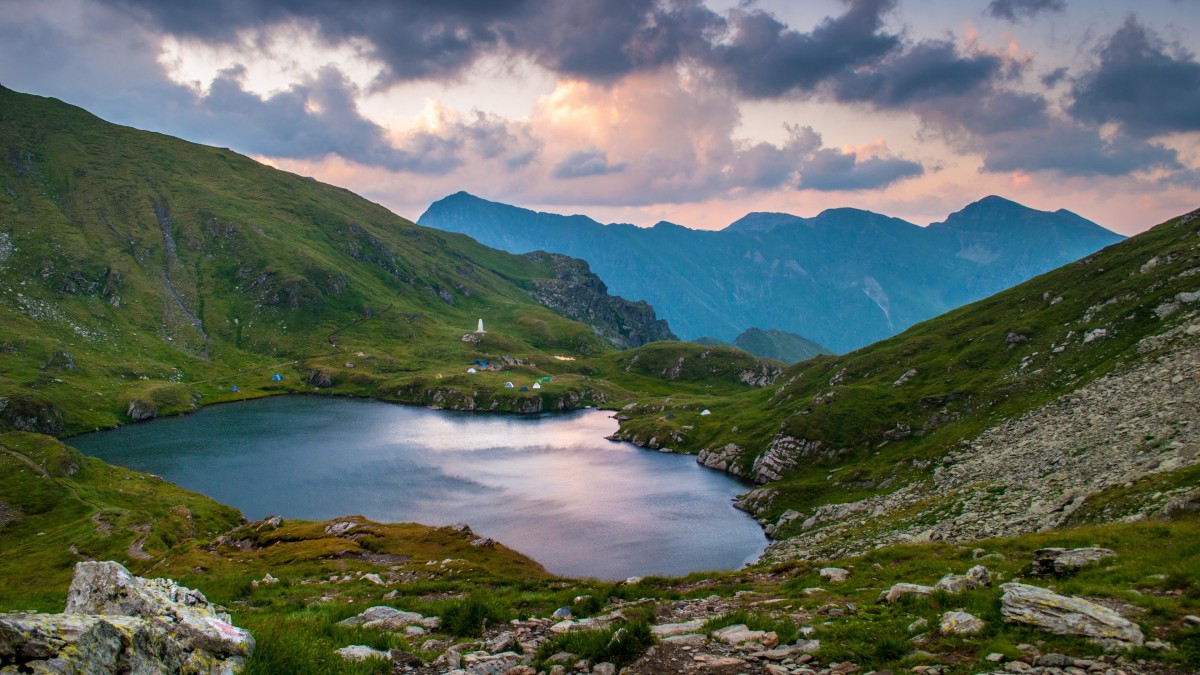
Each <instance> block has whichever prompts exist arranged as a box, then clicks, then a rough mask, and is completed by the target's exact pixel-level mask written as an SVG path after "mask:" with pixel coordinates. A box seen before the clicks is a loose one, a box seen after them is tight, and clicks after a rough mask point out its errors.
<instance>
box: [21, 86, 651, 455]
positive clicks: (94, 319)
mask: <svg viewBox="0 0 1200 675" xmlns="http://www.w3.org/2000/svg"><path fill="white" fill-rule="evenodd" d="M0 113H2V114H0V146H2V147H4V148H5V153H6V154H5V156H4V157H3V158H2V161H0V316H2V317H3V320H2V321H0V397H3V400H4V403H3V404H2V405H0V408H2V410H0V420H3V422H5V423H7V426H9V427H10V428H17V429H25V430H30V431H44V432H47V433H53V434H61V433H69V432H74V431H80V430H84V429H91V428H95V427H106V426H112V425H114V424H118V423H122V422H125V421H128V420H129V419H131V418H138V417H144V416H147V415H152V414H168V413H173V412H180V411H186V410H189V409H191V408H192V407H194V406H195V405H198V404H201V403H209V402H214V401H224V400H232V399H237V398H242V397H247V396H257V395H263V394H269V393H277V392H280V391H313V390H314V388H318V389H324V390H332V391H341V392H345V393H355V394H365V395H373V396H379V397H382V398H401V399H403V400H408V401H412V402H419V403H430V402H433V399H435V398H438V397H442V398H446V397H449V398H454V397H455V396H456V395H451V394H447V393H444V392H443V393H439V391H438V390H440V389H456V388H461V389H464V390H466V393H465V397H466V398H470V397H471V394H470V392H471V390H472V388H474V387H475V385H476V384H482V385H483V386H484V388H485V389H486V388H489V387H491V386H492V385H493V384H494V383H492V382H491V381H490V380H488V379H487V378H484V377H481V378H477V380H487V381H486V382H477V381H457V380H456V381H454V383H453V384H451V382H450V381H448V380H447V379H446V377H447V376H449V375H451V374H458V373H464V372H465V370H466V368H467V367H468V366H470V365H471V364H472V362H473V361H476V360H495V359H496V358H499V357H503V356H505V355H508V356H511V357H512V359H513V360H512V361H511V363H512V364H513V365H517V362H518V361H519V362H520V363H521V364H526V365H523V366H521V368H522V370H521V371H520V372H519V373H510V374H508V378H509V379H511V377H514V376H517V375H520V376H523V377H525V376H527V377H529V378H530V379H532V378H533V377H535V376H538V377H540V376H544V375H546V374H558V371H557V370H556V369H555V368H554V367H553V366H554V364H555V363H556V361H555V360H554V359H552V358H551V357H552V356H555V355H561V356H568V357H572V358H576V357H581V356H587V355H593V354H602V353H605V352H607V351H611V346H610V345H609V344H608V343H607V342H606V341H605V340H603V339H601V338H600V337H598V335H597V334H596V331H594V330H593V329H592V328H590V327H589V326H586V325H583V324H580V323H576V322H574V321H569V320H566V319H565V318H563V317H562V316H559V315H557V314H555V313H554V312H551V311H550V310H548V309H546V308H545V307H543V306H541V305H539V304H538V302H537V301H535V300H534V299H533V297H532V296H531V293H532V292H533V291H535V290H537V289H539V288H541V287H543V286H544V285H545V284H547V283H552V282H553V283H558V284H559V286H561V280H560V281H556V279H557V275H558V274H559V272H560V271H559V270H558V269H557V267H558V266H560V265H558V264H557V263H556V261H555V260H553V259H550V258H547V257H536V256H525V257H522V256H514V255H510V254H507V253H503V252H500V251H496V250H493V249H489V248H487V247H484V246H481V245H480V244H478V243H476V242H474V241H472V240H471V239H469V238H467V237H465V236H462V235H456V234H449V233H445V232H438V231H434V230H430V229H427V228H423V227H419V226H417V225H414V224H413V223H411V222H409V221H407V220H404V219H403V218H400V217H398V216H396V215H394V214H392V213H391V212H389V211H387V210H386V209H384V208H382V207H380V206H379V205H377V204H373V203H370V202H368V201H366V200H364V199H362V198H360V197H358V196H356V195H354V194H351V193H350V192H348V191H346V190H343V189H341V188H337V187H333V186H330V185H325V184H322V183H319V182H317V181H314V180H311V179H308V178H303V177H300V176H296V175H293V174H290V173H286V172H283V171H277V170H275V169H272V168H269V167H266V166H263V165H261V164H258V163H256V162H253V161H251V160H250V159H248V158H246V157H243V156H240V155H238V154H236V153H234V152H231V151H229V150H225V149H221V148H211V147H205V146H199V145H195V144H191V143H187V142H184V141H181V140H178V139H174V138H170V137H166V136H162V135H158V134H152V133H147V132H143V131H138V130H135V129H130V128H125V127H120V126H116V125H112V124H109V123H107V122H104V121H102V120H100V119H98V118H96V117H94V116H92V115H90V114H88V113H87V112H85V111H83V110H80V109H79V108H75V107H73V106H69V105H66V104H64V103H61V102H59V101H56V100H53V99H44V98H40V97H35V96H29V95H24V94H19V93H16V92H13V91H11V90H7V89H0ZM584 269H585V271H586V268H584ZM555 288H558V286H556V287H555ZM600 290H601V294H602V293H603V285H602V284H600ZM568 291H569V288H568V289H567V290H566V291H562V292H561V293H559V294H560V295H562V294H564V293H567V292H568ZM592 292H593V293H594V290H593V291H592ZM634 309H635V310H636V311H637V312H639V313H640V314H639V316H643V317H644V316H645V315H646V314H647V313H648V316H649V320H650V321H653V312H652V310H649V308H646V307H636V308H634ZM615 311H617V313H618V314H619V311H620V308H619V307H618V310H615ZM610 312H611V311H610ZM479 318H483V319H484V321H485V327H486V328H487V329H488V333H487V335H486V337H484V338H483V340H482V341H475V342H468V341H464V340H462V339H461V338H462V336H463V335H464V334H466V333H468V332H471V331H473V330H474V328H475V326H476V321H477V320H478V319H479ZM618 318H619V319H620V318H621V317H620V316H618ZM622 329H623V330H625V331H626V333H628V332H629V331H630V330H633V329H632V328H630V327H629V326H622ZM528 364H537V366H541V367H537V366H533V365H528ZM506 365H508V364H506ZM505 369H506V370H511V368H508V367H506V368H505ZM275 373H279V374H280V375H282V376H283V379H282V382H273V381H271V376H272V375H273V374H275ZM492 379H495V378H492ZM566 379H567V381H565V382H561V383H560V384H561V387H559V388H557V389H551V390H550V391H547V392H544V393H543V397H542V400H541V401H532V400H530V399H529V398H528V397H526V398H517V397H514V396H508V397H501V398H500V399H498V400H495V401H494V402H493V401H487V402H486V403H487V405H488V406H492V405H494V406H495V407H497V409H505V410H514V409H528V408H540V407H546V408H553V407H557V406H559V405H571V406H577V405H581V403H580V401H583V402H593V399H594V398H601V399H603V398H605V396H606V394H605V393H604V392H596V391H593V390H591V389H590V388H589V387H587V386H585V385H584V383H583V380H582V378H580V379H578V380H577V381H573V380H571V378H569V377H568V378H566ZM499 384H502V382H501V383H499ZM234 386H237V387H238V389H239V391H238V392H231V388H232V387H234ZM568 391H569V392H570V395H569V396H566V393H567V392H568ZM501 393H503V392H502V391H501ZM564 396H566V398H565V399H564V398H563V397H564ZM564 400H566V402H565V403H564V402H563V401H564ZM131 404H133V406H134V407H132V408H131Z"/></svg>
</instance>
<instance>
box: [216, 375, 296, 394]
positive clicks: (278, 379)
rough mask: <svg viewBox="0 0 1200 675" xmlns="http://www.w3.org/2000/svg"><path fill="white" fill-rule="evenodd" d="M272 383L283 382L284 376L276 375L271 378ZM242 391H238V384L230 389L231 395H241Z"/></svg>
mask: <svg viewBox="0 0 1200 675" xmlns="http://www.w3.org/2000/svg"><path fill="white" fill-rule="evenodd" d="M271 381H272V382H283V375H280V374H279V373H275V374H274V375H272V376H271ZM240 391H241V389H238V386H237V385H236V384H235V385H233V386H232V387H230V388H229V393H231V394H236V393H239V392H240Z"/></svg>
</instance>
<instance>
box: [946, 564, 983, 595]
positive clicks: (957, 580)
mask: <svg viewBox="0 0 1200 675" xmlns="http://www.w3.org/2000/svg"><path fill="white" fill-rule="evenodd" d="M991 585H992V573H991V572H990V571H989V570H988V568H986V567H984V566H983V565H976V566H974V567H972V568H971V569H969V570H967V573H966V574H961V575H960V574H947V575H946V576H944V577H942V578H941V580H940V581H938V582H937V584H936V585H935V586H934V590H939V591H946V592H947V593H962V592H963V591H970V590H974V589H976V588H984V587H985V586H991Z"/></svg>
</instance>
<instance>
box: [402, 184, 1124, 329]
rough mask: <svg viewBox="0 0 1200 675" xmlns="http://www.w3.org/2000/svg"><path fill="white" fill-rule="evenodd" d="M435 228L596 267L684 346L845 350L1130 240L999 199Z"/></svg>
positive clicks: (476, 201)
mask: <svg viewBox="0 0 1200 675" xmlns="http://www.w3.org/2000/svg"><path fill="white" fill-rule="evenodd" d="M418 222H419V223H420V224H422V225H427V226H429V227H435V228H437V229H440V230H446V231H451V232H461V233H464V234H468V235H470V236H471V237H474V238H475V239H477V240H479V241H480V242H482V243H484V244H487V245H489V246H495V247H497V248H501V249H504V250H507V251H510V252H513V253H525V252H528V251H536V250H544V251H551V252H555V253H562V254H566V255H570V256H573V257H577V258H582V259H584V260H587V261H588V263H589V264H590V265H591V268H592V270H594V271H595V272H596V273H597V274H599V275H600V276H601V277H602V278H603V279H604V280H605V281H606V282H607V283H608V285H609V287H610V288H612V290H613V292H614V293H617V294H619V295H621V296H624V297H628V298H636V299H642V300H645V301H647V302H649V303H650V304H651V305H653V306H654V307H655V308H656V309H657V310H658V312H659V313H660V314H661V315H662V316H663V318H665V319H666V320H667V321H668V322H669V323H670V325H671V327H672V328H673V329H674V330H675V332H676V333H678V334H679V335H680V336H681V337H683V338H684V339H692V338H697V337H700V336H712V337H715V338H717V339H720V340H732V339H733V338H734V336H736V335H738V334H739V333H742V332H743V331H745V330H746V329H747V328H749V327H752V326H765V327H767V328H774V329H778V330H783V331H787V332H791V333H797V334H800V335H803V336H805V337H807V338H809V339H811V340H814V341H815V342H817V343H820V344H822V345H825V346H827V347H828V348H830V349H833V350H834V351H837V352H845V351H849V350H852V349H856V348H858V347H862V346H865V345H867V344H870V343H871V342H875V341H876V340H881V339H884V338H887V337H890V336H892V335H895V334H896V333H899V332H900V331H902V330H904V329H905V328H907V327H909V326H911V325H913V324H915V323H917V322H919V321H923V320H925V319H928V318H931V317H933V316H936V315H938V314H941V313H943V312H946V311H948V310H950V309H953V308H955V307H959V306H961V305H963V304H966V303H968V302H971V301H974V300H978V299H980V298H983V297H986V296H988V295H990V294H992V293H995V292H997V291H1000V290H1003V289H1005V288H1008V287H1010V286H1013V285H1015V284H1017V283H1020V282H1022V281H1024V280H1026V279H1029V278H1032V277H1034V276H1037V275H1038V274H1042V273H1044V272H1047V271H1049V270H1051V269H1054V268H1056V267H1059V266H1061V265H1064V264H1066V263H1068V262H1071V261H1073V260H1077V259H1079V258H1081V257H1083V256H1085V255H1088V254H1090V253H1093V252H1095V251H1096V250H1099V249H1101V248H1103V247H1105V246H1108V245H1110V244H1113V243H1116V242H1118V241H1120V240H1121V239H1122V238H1123V237H1121V236H1120V235H1117V234H1115V233H1113V232H1110V231H1108V230H1106V229H1104V228H1102V227H1100V226H1099V225H1097V224H1095V223H1093V222H1091V221H1088V220H1086V219H1084V218H1081V217H1080V216H1077V215H1075V214H1073V213H1071V212H1069V211H1065V210H1059V211H1055V212H1047V211H1037V210H1034V209H1030V208H1026V207H1024V206H1021V205H1020V204H1016V203H1014V202H1011V201H1008V200H1006V199H1003V198H1000V197H987V198H985V199H982V200H980V201H978V202H976V203H974V204H971V205H969V206H967V207H966V208H964V209H963V210H961V211H959V212H957V213H953V214H951V215H950V216H949V217H948V218H947V219H946V220H945V221H944V222H941V223H934V224H933V225H930V226H929V227H925V228H922V227H918V226H916V225H914V224H912V223H909V222H906V221H904V220H900V219H898V218H890V217H887V216H883V215H879V214H876V213H871V212H869V211H862V210H859V209H850V208H842V209H830V210H827V211H824V212H822V213H820V214H819V215H817V216H815V217H813V218H801V217H798V216H792V215H788V214H783V213H752V214H749V215H747V216H745V217H744V218H742V219H740V220H738V221H737V222H735V223H733V224H731V225H730V226H729V227H727V228H725V229H724V230H722V231H719V232H711V231H700V230H691V229H688V228H685V227H681V226H679V225H674V224H671V223H666V222H663V223H659V224H657V225H655V226H654V227H652V228H648V229H647V228H639V227H635V226H633V225H624V224H613V225H602V224H600V223H598V222H596V221H594V220H591V219H590V218H587V217H584V216H578V215H576V216H561V215H556V214H551V213H539V212H535V211H530V210H527V209H522V208H518V207H515V206H509V205H506V204H500V203H496V202H490V201H486V200H484V199H480V198H478V197H475V196H472V195H470V194H467V193H465V192H459V193H457V194H453V195H450V196H449V197H446V198H444V199H442V200H440V201H437V202H434V203H433V204H432V205H430V207H429V209H428V210H427V211H426V212H425V213H424V214H423V215H422V216H421V217H420V219H419V220H418Z"/></svg>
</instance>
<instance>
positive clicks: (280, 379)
mask: <svg viewBox="0 0 1200 675" xmlns="http://www.w3.org/2000/svg"><path fill="white" fill-rule="evenodd" d="M271 381H272V382H283V376H282V375H280V374H279V373H275V374H274V375H272V376H271Z"/></svg>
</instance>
